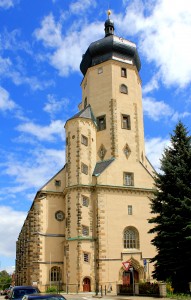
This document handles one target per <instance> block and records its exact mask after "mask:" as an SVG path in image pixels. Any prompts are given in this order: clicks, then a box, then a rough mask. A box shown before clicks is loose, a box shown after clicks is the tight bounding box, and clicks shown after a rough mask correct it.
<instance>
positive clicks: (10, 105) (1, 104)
mask: <svg viewBox="0 0 191 300" xmlns="http://www.w3.org/2000/svg"><path fill="white" fill-rule="evenodd" d="M15 108H16V104H15V102H14V101H13V100H12V99H11V98H10V95H9V93H8V92H7V91H6V90H5V89H4V88H2V87H1V86H0V111H3V112H5V111H7V110H9V111H11V110H13V109H15Z"/></svg>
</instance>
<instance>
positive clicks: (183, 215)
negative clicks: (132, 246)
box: [149, 122, 191, 292]
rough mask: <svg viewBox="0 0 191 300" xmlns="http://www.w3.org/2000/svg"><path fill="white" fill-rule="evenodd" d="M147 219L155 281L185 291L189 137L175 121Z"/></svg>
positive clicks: (190, 277) (190, 225)
mask: <svg viewBox="0 0 191 300" xmlns="http://www.w3.org/2000/svg"><path fill="white" fill-rule="evenodd" d="M155 185H156V191H155V194H154V197H153V199H151V213H152V214H154V216H153V217H152V218H151V219H150V220H149V223H151V224H153V226H154V227H153V228H152V229H151V230H150V231H149V233H154V234H155V237H154V238H153V239H152V244H153V245H154V246H155V247H156V249H157V254H156V256H155V257H154V258H153V259H152V262H154V266H155V271H154V273H153V275H154V278H156V279H157V280H162V281H167V280H171V282H172V286H173V288H174V290H175V292H186V291H188V282H190V281H191V137H190V136H189V135H188V131H187V129H186V128H185V126H184V125H183V124H182V123H181V122H179V123H178V124H177V126H176V128H175V130H174V134H173V135H171V144H170V146H169V147H168V148H166V149H165V150H164V153H163V156H162V159H161V172H160V173H158V174H156V177H155Z"/></svg>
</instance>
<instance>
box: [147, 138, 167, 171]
mask: <svg viewBox="0 0 191 300" xmlns="http://www.w3.org/2000/svg"><path fill="white" fill-rule="evenodd" d="M169 145H170V141H169V139H162V138H161V137H156V138H150V139H148V138H146V139H145V149H146V154H147V157H148V159H149V161H150V162H151V164H152V165H153V167H154V168H155V170H156V171H157V172H158V171H159V170H160V159H161V158H162V154H163V151H164V149H165V147H168V146H169Z"/></svg>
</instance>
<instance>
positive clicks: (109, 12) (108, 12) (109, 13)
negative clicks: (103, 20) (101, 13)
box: [107, 9, 111, 19]
mask: <svg viewBox="0 0 191 300" xmlns="http://www.w3.org/2000/svg"><path fill="white" fill-rule="evenodd" d="M107 15H108V19H109V16H110V15H111V10H110V9H108V11H107Z"/></svg>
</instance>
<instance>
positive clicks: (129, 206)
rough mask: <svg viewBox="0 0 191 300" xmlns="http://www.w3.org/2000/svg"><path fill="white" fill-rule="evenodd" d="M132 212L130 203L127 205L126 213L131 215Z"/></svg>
mask: <svg viewBox="0 0 191 300" xmlns="http://www.w3.org/2000/svg"><path fill="white" fill-rule="evenodd" d="M132 214H133V208H132V205H128V215H132Z"/></svg>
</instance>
